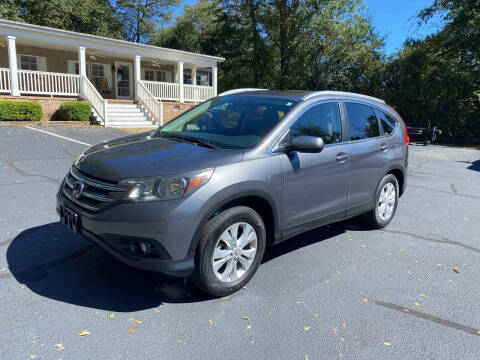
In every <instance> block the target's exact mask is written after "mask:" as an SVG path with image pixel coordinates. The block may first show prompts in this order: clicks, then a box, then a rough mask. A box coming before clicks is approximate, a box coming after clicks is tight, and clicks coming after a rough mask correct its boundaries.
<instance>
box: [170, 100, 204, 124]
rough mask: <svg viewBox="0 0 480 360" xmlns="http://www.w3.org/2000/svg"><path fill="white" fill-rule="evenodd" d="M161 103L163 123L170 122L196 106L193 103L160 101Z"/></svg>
mask: <svg viewBox="0 0 480 360" xmlns="http://www.w3.org/2000/svg"><path fill="white" fill-rule="evenodd" d="M162 103H163V123H166V122H168V121H170V120H172V119H173V118H174V117H176V116H178V115H180V114H182V113H184V112H185V111H187V110H189V109H191V108H192V107H194V106H195V105H196V104H194V103H185V104H182V103H180V102H173V101H162Z"/></svg>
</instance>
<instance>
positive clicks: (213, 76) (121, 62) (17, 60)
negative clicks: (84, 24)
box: [0, 19, 225, 125]
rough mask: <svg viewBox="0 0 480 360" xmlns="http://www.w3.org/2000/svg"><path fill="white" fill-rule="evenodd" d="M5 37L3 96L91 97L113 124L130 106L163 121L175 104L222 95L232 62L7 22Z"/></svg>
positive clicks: (0, 63)
mask: <svg viewBox="0 0 480 360" xmlns="http://www.w3.org/2000/svg"><path fill="white" fill-rule="evenodd" d="M0 41H1V42H0V94H1V95H3V97H9V98H11V97H12V96H13V97H21V96H50V97H51V98H58V97H62V98H65V97H77V98H83V99H87V100H88V101H89V102H90V103H91V104H92V106H93V109H94V111H95V113H96V115H97V116H98V117H99V120H100V121H101V122H102V123H104V124H105V125H115V124H116V123H118V122H119V121H120V120H122V119H121V115H122V113H123V116H124V117H126V116H125V111H123V110H125V109H127V108H128V107H130V110H129V111H130V112H131V113H132V114H133V112H134V110H133V108H137V109H139V112H141V113H142V114H145V116H144V117H143V118H141V117H140V115H138V114H137V115H138V116H137V117H138V119H137V120H138V121H142V122H143V124H144V123H145V121H147V122H151V121H152V120H153V121H156V122H158V123H162V120H163V118H164V115H165V114H167V113H168V112H169V111H170V110H171V109H172V108H173V109H176V108H180V107H182V109H184V108H186V107H187V108H188V106H186V105H188V103H191V104H195V103H198V102H199V101H203V100H206V99H209V98H211V97H213V96H216V95H217V64H218V63H219V62H222V61H224V60H225V59H223V58H220V57H215V56H209V55H202V54H195V53H191V52H186V51H180V50H173V49H166V48H161V47H157V46H153V45H147V44H138V43H132V42H128V41H124V40H116V39H110V38H105V37H101V36H94V35H88V34H82V33H77V32H73V31H66V30H60V29H53V28H49V27H44V26H37V25H31V24H26V23H20V22H15V21H9V20H2V19H0ZM0 97H2V96H0ZM120 100H122V101H120ZM119 103H121V104H119ZM164 107H166V108H165V109H164ZM167 107H168V109H167ZM126 112H128V111H126ZM167 117H168V118H170V117H171V114H169V115H168V116H167ZM130 118H135V116H130Z"/></svg>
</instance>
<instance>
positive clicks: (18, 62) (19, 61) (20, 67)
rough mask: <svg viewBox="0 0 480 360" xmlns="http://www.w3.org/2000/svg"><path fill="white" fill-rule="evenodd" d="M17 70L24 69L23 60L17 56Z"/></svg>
mask: <svg viewBox="0 0 480 360" xmlns="http://www.w3.org/2000/svg"><path fill="white" fill-rule="evenodd" d="M17 69H18V70H21V69H22V60H21V59H20V55H18V54H17Z"/></svg>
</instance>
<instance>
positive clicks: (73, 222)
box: [60, 206, 80, 234]
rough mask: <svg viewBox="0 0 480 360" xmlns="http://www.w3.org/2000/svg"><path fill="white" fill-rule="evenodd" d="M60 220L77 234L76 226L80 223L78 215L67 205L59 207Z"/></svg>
mask: <svg viewBox="0 0 480 360" xmlns="http://www.w3.org/2000/svg"><path fill="white" fill-rule="evenodd" d="M60 222H61V223H62V224H63V225H64V226H65V227H66V228H67V229H68V230H70V231H71V232H73V233H74V234H78V228H79V225H80V216H79V215H78V214H77V213H76V212H75V211H72V210H70V209H69V208H67V207H64V206H62V207H61V208H60Z"/></svg>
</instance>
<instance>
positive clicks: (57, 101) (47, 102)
mask: <svg viewBox="0 0 480 360" xmlns="http://www.w3.org/2000/svg"><path fill="white" fill-rule="evenodd" d="M0 99H2V100H13V101H33V102H37V103H39V104H40V105H42V108H43V118H42V121H50V120H55V117H56V114H55V113H56V112H57V111H58V109H60V105H61V104H62V103H64V102H65V101H72V100H77V98H74V97H49V96H48V97H47V96H20V97H18V96H10V95H0Z"/></svg>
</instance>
